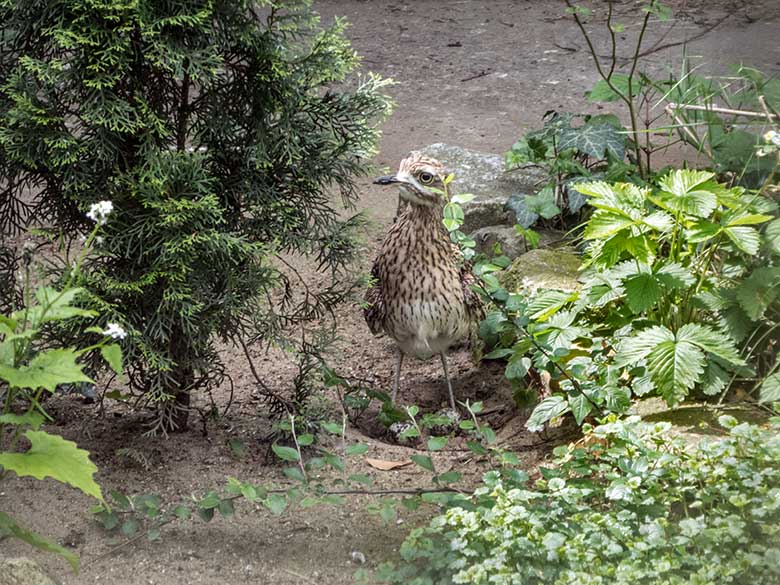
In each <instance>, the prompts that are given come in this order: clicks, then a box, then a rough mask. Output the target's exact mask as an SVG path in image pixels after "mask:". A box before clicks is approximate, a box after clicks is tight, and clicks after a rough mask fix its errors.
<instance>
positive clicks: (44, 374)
mask: <svg viewBox="0 0 780 585" xmlns="http://www.w3.org/2000/svg"><path fill="white" fill-rule="evenodd" d="M77 357H78V355H77V354H76V352H75V351H73V350H72V349H49V350H45V351H42V352H40V353H39V354H37V355H36V356H35V357H34V358H33V359H32V360H31V361H30V364H29V365H27V366H21V367H18V368H14V367H11V366H7V365H0V378H2V379H3V380H5V381H6V382H8V384H10V385H11V386H12V387H16V388H30V389H33V390H37V389H38V388H44V389H46V390H48V391H49V392H54V390H55V388H57V386H58V385H60V384H67V383H70V384H72V383H75V382H93V380H92V379H91V378H89V377H88V376H86V375H85V374H84V372H82V371H81V368H82V366H81V364H78V363H76V358H77Z"/></svg>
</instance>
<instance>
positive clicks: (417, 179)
mask: <svg viewBox="0 0 780 585" xmlns="http://www.w3.org/2000/svg"><path fill="white" fill-rule="evenodd" d="M444 179H445V170H444V167H443V166H442V165H441V163H439V161H437V160H435V159H432V158H429V157H427V156H424V155H423V154H421V153H419V152H412V153H410V154H409V156H408V157H407V158H405V159H404V160H402V161H401V165H400V167H399V168H398V172H397V173H396V174H395V175H389V176H386V177H380V178H378V179H376V180H375V181H374V183H376V184H379V185H398V186H399V187H400V196H401V199H402V200H403V201H405V202H407V205H405V206H399V209H401V210H402V211H401V213H400V215H399V216H398V218H397V220H396V222H395V223H394V224H393V226H392V227H391V228H390V230H389V231H388V233H387V236H386V237H385V240H384V242H383V243H382V248H381V250H380V252H379V256H378V257H377V259H376V261H375V262H374V266H373V268H372V271H371V274H372V277H373V282H372V286H371V288H370V289H369V290H368V292H367V294H366V304H365V309H364V316H365V319H366V323H368V326H369V328H370V329H371V332H372V333H374V334H375V335H381V334H383V333H386V334H387V335H389V336H390V337H392V338H393V339H395V341H396V343H397V344H398V358H397V361H396V369H395V379H394V382H393V391H392V399H393V402H394V403H395V398H396V395H397V394H398V387H399V385H400V379H401V365H402V363H403V359H404V356H405V355H412V356H415V357H417V358H420V359H427V358H430V357H432V356H434V355H439V356H440V357H441V363H442V366H443V368H444V376H445V378H446V380H447V390H448V391H449V396H450V406H451V407H452V409H453V410H456V406H455V396H454V395H453V392H452V382H451V381H450V376H449V372H448V370H447V357H446V352H447V350H448V349H449V348H450V347H451V346H452V345H454V344H456V343H458V342H459V341H462V340H463V339H465V338H466V337H467V336H468V335H469V333H470V332H471V328H472V325H473V324H474V323H475V322H476V321H477V320H478V318H479V314H480V311H481V308H480V301H479V298H478V296H477V295H476V294H475V293H474V292H473V291H472V290H471V289H470V287H469V284H470V283H471V282H473V276H472V274H471V271H470V267H469V266H467V265H466V263H464V262H463V258H462V256H461V255H460V253H459V251H458V249H457V246H454V245H453V244H452V243H451V241H450V237H449V234H448V233H447V230H446V229H445V227H444V224H443V222H442V219H443V208H444V205H445V203H446V202H447V198H448V194H447V186H446V185H445V182H444Z"/></svg>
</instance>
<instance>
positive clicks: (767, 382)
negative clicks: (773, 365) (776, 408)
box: [759, 372, 780, 402]
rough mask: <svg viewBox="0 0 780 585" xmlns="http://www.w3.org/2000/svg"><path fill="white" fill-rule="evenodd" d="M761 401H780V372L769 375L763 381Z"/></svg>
mask: <svg viewBox="0 0 780 585" xmlns="http://www.w3.org/2000/svg"><path fill="white" fill-rule="evenodd" d="M759 401H760V402H780V372H776V373H774V374H772V375H771V376H768V377H767V378H766V379H764V381H763V382H762V383H761V394H760V399H759Z"/></svg>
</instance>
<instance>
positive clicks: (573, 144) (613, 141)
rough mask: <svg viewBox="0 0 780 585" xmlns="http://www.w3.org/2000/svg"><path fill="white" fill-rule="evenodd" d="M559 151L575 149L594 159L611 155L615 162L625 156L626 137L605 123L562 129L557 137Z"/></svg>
mask: <svg viewBox="0 0 780 585" xmlns="http://www.w3.org/2000/svg"><path fill="white" fill-rule="evenodd" d="M558 148H559V150H566V149H568V148H576V149H577V150H578V151H579V152H581V153H584V154H587V155H588V156H592V157H593V158H596V159H604V158H607V155H608V154H611V155H612V156H613V157H614V158H615V159H616V160H623V159H624V158H625V156H626V135H625V134H624V133H623V132H622V131H621V130H620V129H618V128H616V127H615V126H613V125H612V124H608V123H606V122H598V123H595V124H593V123H587V124H583V125H582V126H580V127H578V128H564V129H563V130H562V131H561V132H560V134H559V135H558Z"/></svg>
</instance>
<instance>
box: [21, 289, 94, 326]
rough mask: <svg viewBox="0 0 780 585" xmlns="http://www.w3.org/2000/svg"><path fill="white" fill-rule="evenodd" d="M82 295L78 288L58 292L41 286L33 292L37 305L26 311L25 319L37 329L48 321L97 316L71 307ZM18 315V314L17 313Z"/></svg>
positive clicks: (91, 312) (92, 312)
mask: <svg viewBox="0 0 780 585" xmlns="http://www.w3.org/2000/svg"><path fill="white" fill-rule="evenodd" d="M81 293H82V289H80V288H71V289H68V290H66V291H63V292H60V291H58V290H56V289H54V288H52V287H48V286H41V287H38V289H37V290H36V291H35V298H36V300H37V301H38V304H37V305H35V306H33V307H30V308H29V309H28V310H27V318H28V319H29V320H30V322H31V323H32V324H33V325H34V326H35V327H37V326H38V325H41V324H42V323H48V322H50V321H60V320H63V319H70V318H72V317H93V316H95V315H97V313H96V312H95V311H89V310H86V309H80V308H78V307H73V306H71V305H72V303H73V302H74V301H75V299H76V297H78V296H79V295H80V294H81ZM17 314H18V313H17Z"/></svg>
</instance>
